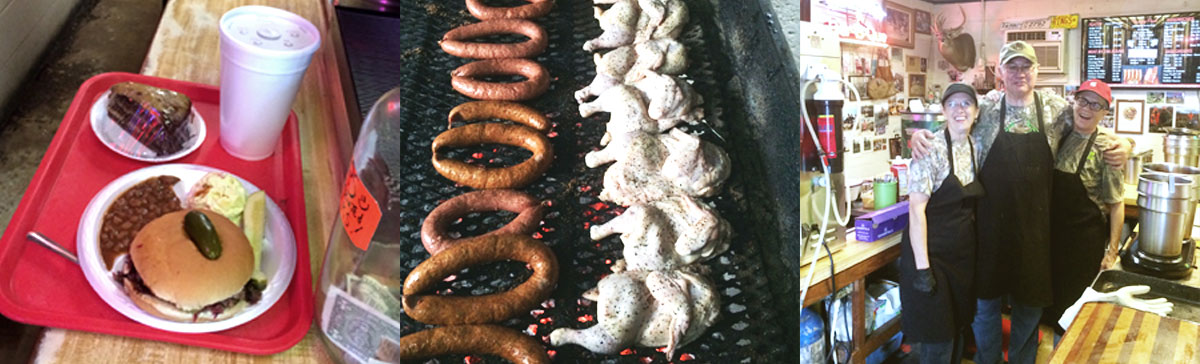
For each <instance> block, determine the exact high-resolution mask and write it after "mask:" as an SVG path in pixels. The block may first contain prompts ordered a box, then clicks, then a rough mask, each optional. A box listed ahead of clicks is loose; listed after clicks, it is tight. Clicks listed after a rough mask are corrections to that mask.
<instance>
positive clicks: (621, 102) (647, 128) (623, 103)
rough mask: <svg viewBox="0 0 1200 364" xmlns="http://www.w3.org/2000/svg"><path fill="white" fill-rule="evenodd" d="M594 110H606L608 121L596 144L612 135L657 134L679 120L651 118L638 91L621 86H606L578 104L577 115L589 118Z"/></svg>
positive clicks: (603, 142)
mask: <svg viewBox="0 0 1200 364" xmlns="http://www.w3.org/2000/svg"><path fill="white" fill-rule="evenodd" d="M598 112H607V113H609V118H608V124H607V125H605V127H606V128H605V133H604V137H603V138H601V139H600V145H608V143H609V142H610V141H611V140H612V138H614V137H621V136H622V135H632V134H638V133H650V134H658V133H661V132H663V131H666V130H668V129H671V128H673V127H675V124H677V123H679V120H678V119H674V120H655V119H652V118H650V115H649V112H648V110H647V106H646V98H645V96H644V95H643V94H642V92H641V91H638V90H637V89H636V88H633V87H632V86H625V85H621V86H617V87H613V88H610V89H608V91H605V92H604V93H603V94H600V97H597V98H596V100H594V101H592V102H585V103H581V104H579V114H580V115H582V116H583V117H589V116H592V115H594V114H595V113H598Z"/></svg>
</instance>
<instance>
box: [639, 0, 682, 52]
mask: <svg viewBox="0 0 1200 364" xmlns="http://www.w3.org/2000/svg"><path fill="white" fill-rule="evenodd" d="M638 7H639V8H640V10H641V14H639V15H640V16H639V17H638V22H637V35H636V36H635V39H634V41H635V42H644V41H647V40H650V39H659V38H678V37H679V34H680V33H683V27H684V26H686V25H687V22H688V7H687V5H686V4H684V3H683V0H638Z"/></svg>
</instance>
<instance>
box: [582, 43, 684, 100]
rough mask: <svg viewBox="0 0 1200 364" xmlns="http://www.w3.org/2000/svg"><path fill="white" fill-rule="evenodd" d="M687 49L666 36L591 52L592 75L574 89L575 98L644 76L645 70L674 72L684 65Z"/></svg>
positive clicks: (591, 94) (681, 69) (590, 95)
mask: <svg viewBox="0 0 1200 364" xmlns="http://www.w3.org/2000/svg"><path fill="white" fill-rule="evenodd" d="M686 52H687V49H686V48H684V46H683V44H681V43H679V42H678V41H676V40H674V39H670V38H663V39H652V40H649V41H646V42H641V43H637V44H634V45H626V46H621V47H618V48H617V49H613V50H611V51H609V52H608V53H605V54H604V55H603V56H602V55H600V54H599V53H597V54H594V55H593V60H594V62H595V63H596V77H595V78H593V79H592V83H591V84H589V85H588V86H587V87H584V88H583V89H580V90H579V91H576V92H575V100H576V101H579V102H581V103H582V102H584V101H587V100H588V99H591V98H592V97H595V96H596V95H599V94H601V93H603V92H604V91H605V90H608V89H609V88H612V87H614V86H617V85H620V84H623V83H626V84H627V83H632V82H634V81H636V80H640V79H643V78H645V77H646V74H645V73H646V72H656V73H660V74H666V75H677V74H680V73H683V71H684V70H686V69H687V54H686Z"/></svg>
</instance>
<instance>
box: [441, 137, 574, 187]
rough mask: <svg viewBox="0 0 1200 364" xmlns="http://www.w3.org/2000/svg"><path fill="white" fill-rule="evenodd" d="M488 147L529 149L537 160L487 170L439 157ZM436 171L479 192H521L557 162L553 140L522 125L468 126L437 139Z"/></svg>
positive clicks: (532, 159)
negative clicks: (444, 150) (460, 149)
mask: <svg viewBox="0 0 1200 364" xmlns="http://www.w3.org/2000/svg"><path fill="white" fill-rule="evenodd" d="M485 143H495V144H504V145H509V146H514V147H520V148H525V149H527V150H529V151H530V152H533V156H530V157H529V159H526V160H525V161H524V162H521V163H520V164H517V165H514V166H509V167H503V168H487V167H483V166H480V165H474V164H467V163H466V162H463V161H459V160H454V159H445V158H441V157H439V156H438V149H441V148H443V147H447V148H453V147H467V146H475V145H480V144H485ZM432 148H433V168H434V169H436V170H437V171H438V173H440V174H441V175H442V176H444V177H446V178H447V179H449V180H451V181H454V182H456V183H459V184H462V185H465V186H469V187H471V188H475V189H481V190H485V189H493V188H521V187H524V186H526V185H528V184H529V183H531V182H533V181H534V180H536V179H537V178H538V177H540V176H541V175H542V174H543V173H546V170H547V169H549V168H550V162H553V161H554V147H553V146H552V145H551V144H550V139H548V138H546V136H545V135H542V134H541V133H538V132H537V131H536V130H533V129H530V128H528V127H525V126H522V125H510V124H496V123H484V124H467V125H463V126H460V127H457V128H453V129H450V130H447V131H444V132H442V133H441V134H439V135H438V136H437V137H436V138H434V139H433V146H432Z"/></svg>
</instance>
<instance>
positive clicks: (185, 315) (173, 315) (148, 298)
mask: <svg viewBox="0 0 1200 364" xmlns="http://www.w3.org/2000/svg"><path fill="white" fill-rule="evenodd" d="M124 284H125V292H128V293H129V299H130V300H132V301H133V304H135V305H137V306H138V308H141V309H142V311H146V313H148V314H151V315H153V316H155V317H158V318H162V319H167V320H171V321H178V322H214V321H221V320H225V319H227V318H230V317H233V315H236V314H238V313H239V312H242V310H243V309H245V308H246V307H247V306H249V305H248V304H246V301H245V300H242V301H239V302H238V303H237V304H236V305H234V306H233V307H228V308H226V309H225V311H223V312H221V314H219V315H217V316H215V317H214V316H213V315H212V314H210V313H207V312H205V313H203V314H199V315H197V314H194V313H192V312H187V311H183V310H180V309H179V307H178V306H175V305H174V304H172V303H170V302H167V301H163V300H162V299H161V298H158V297H155V296H152V295H148V294H144V293H138V292H137V290H135V289H134V288H133V283H130V282H129V281H128V280H126V281H124Z"/></svg>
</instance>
